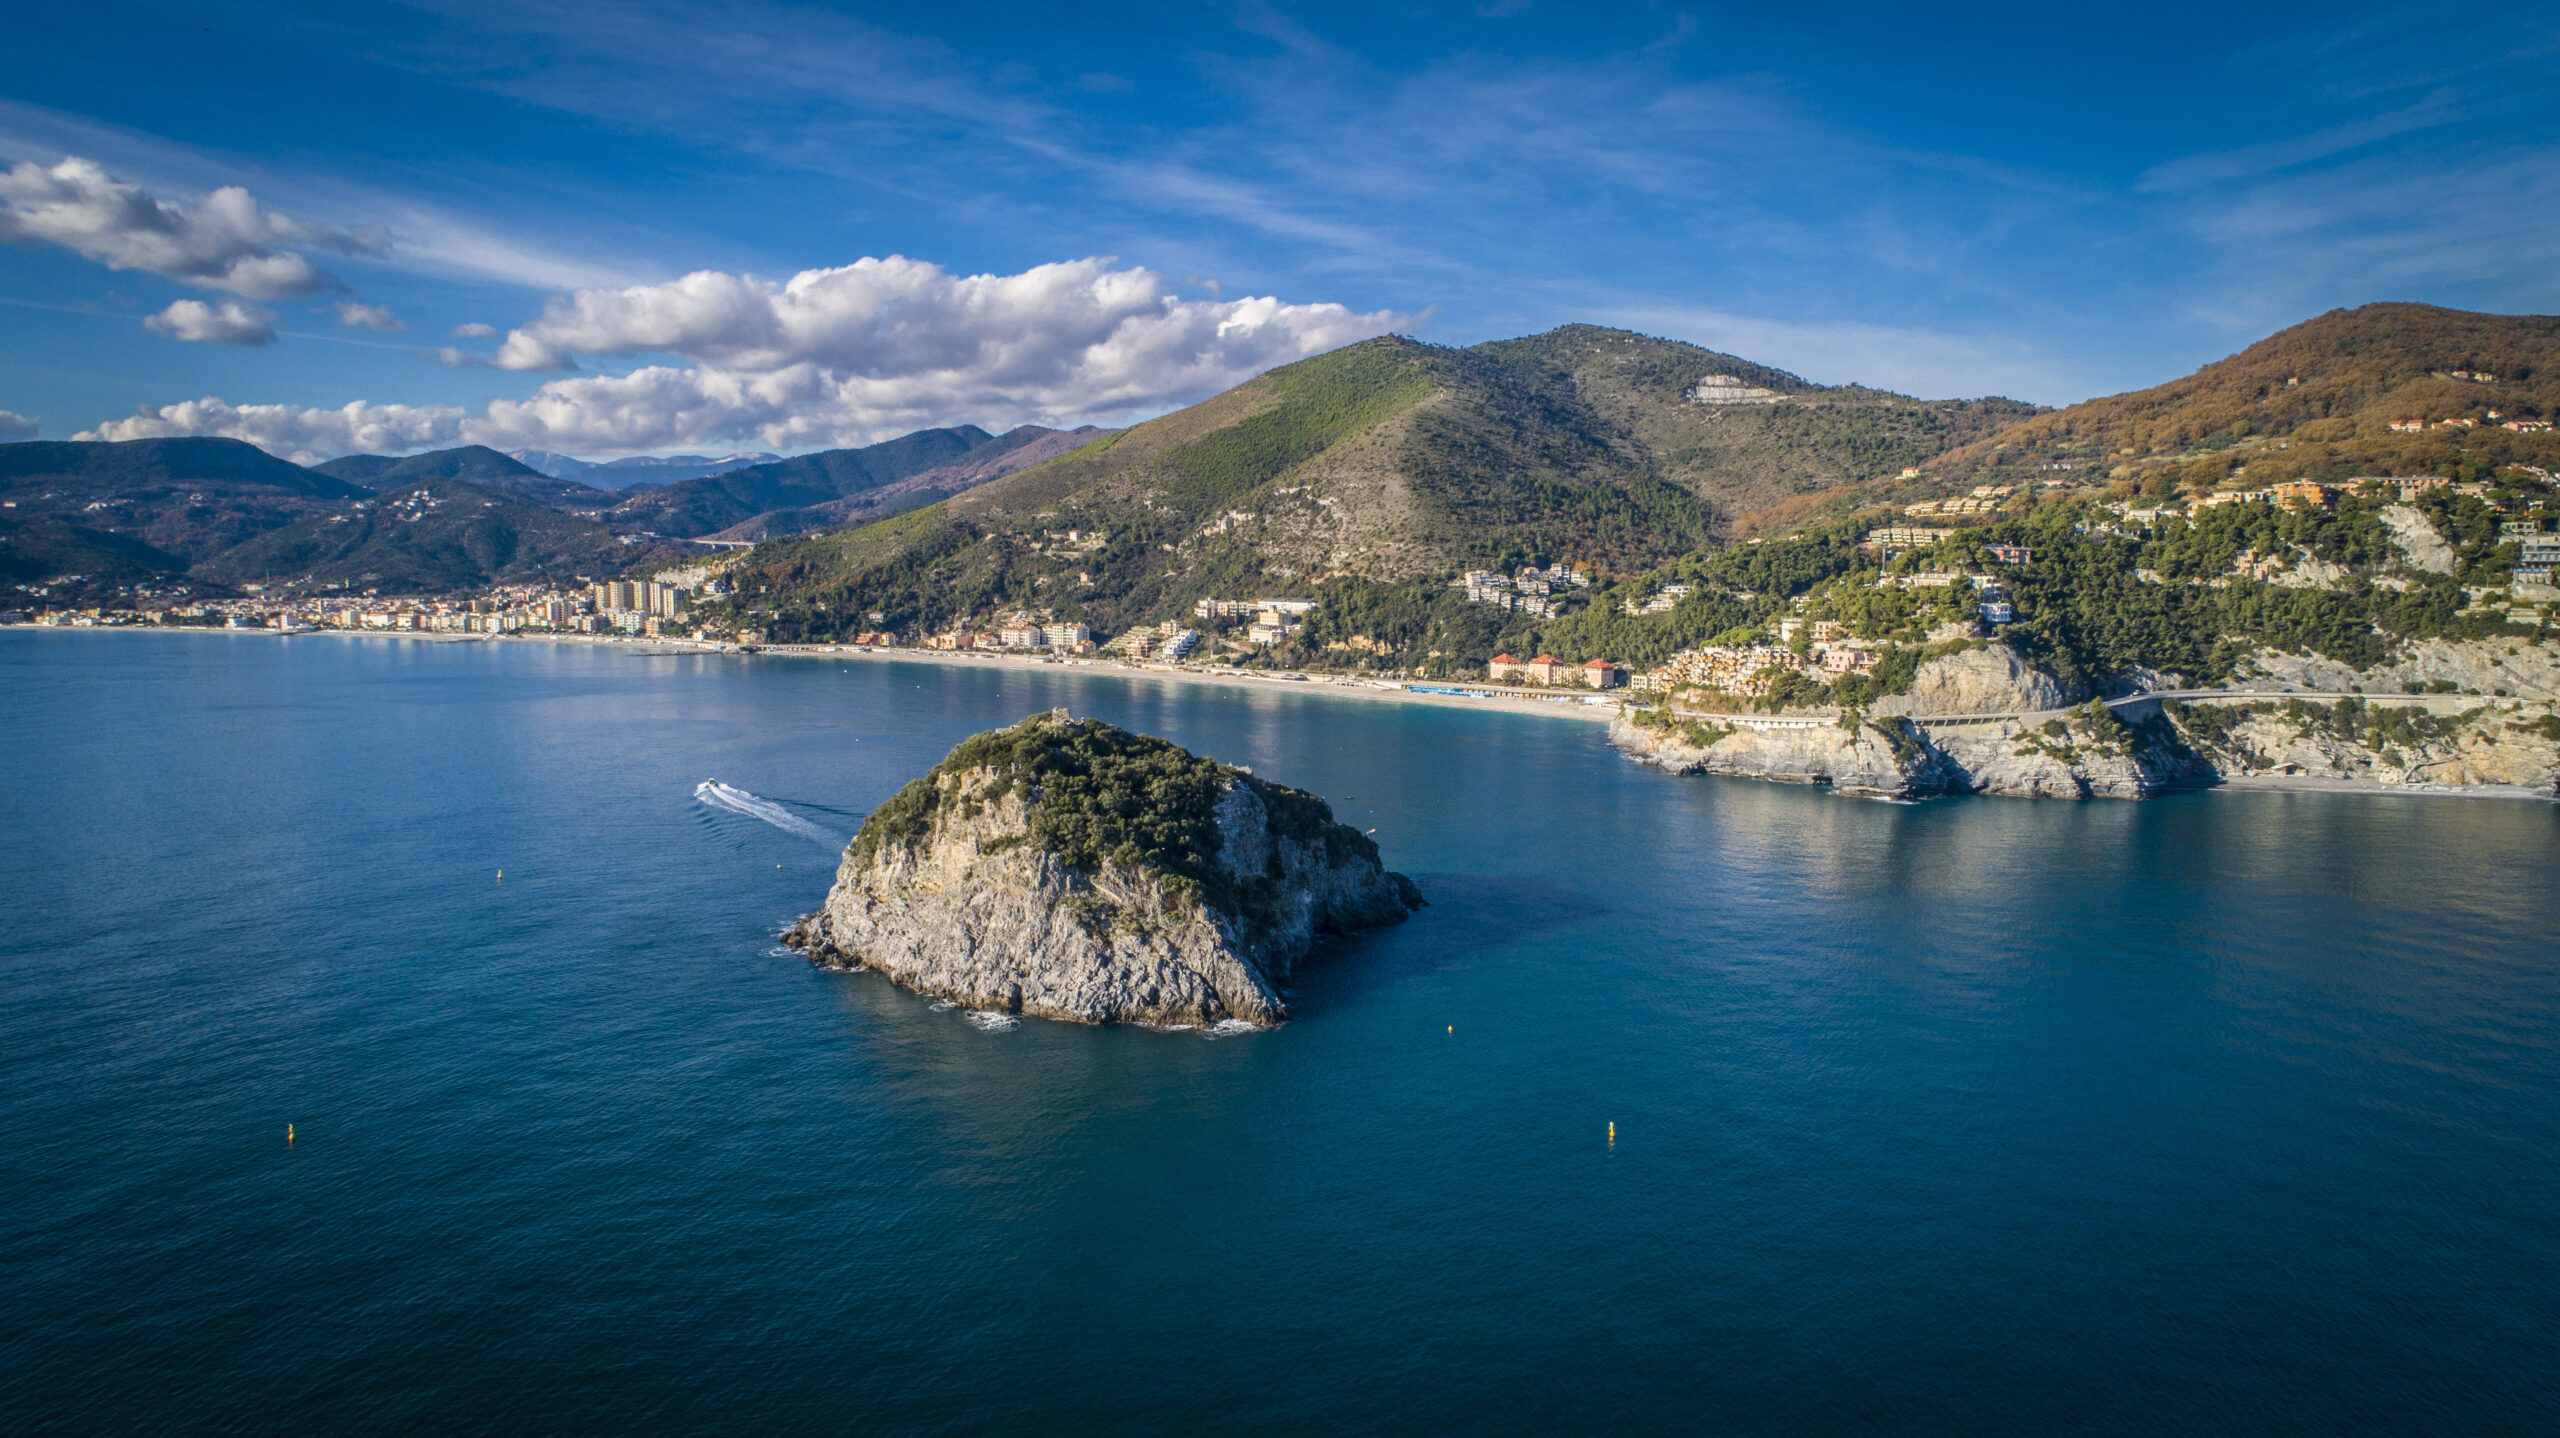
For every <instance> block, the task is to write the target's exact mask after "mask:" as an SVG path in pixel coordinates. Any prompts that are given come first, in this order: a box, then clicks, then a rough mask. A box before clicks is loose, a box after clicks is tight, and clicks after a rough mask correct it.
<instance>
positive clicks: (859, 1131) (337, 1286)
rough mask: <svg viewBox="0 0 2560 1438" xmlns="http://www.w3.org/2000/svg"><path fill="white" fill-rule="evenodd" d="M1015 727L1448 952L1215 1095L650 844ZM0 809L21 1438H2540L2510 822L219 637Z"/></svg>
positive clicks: (817, 667)
mask: <svg viewBox="0 0 2560 1438" xmlns="http://www.w3.org/2000/svg"><path fill="white" fill-rule="evenodd" d="M1055 704H1065V705H1068V706H1070V707H1072V708H1073V709H1074V710H1075V711H1076V712H1077V713H1079V714H1086V713H1090V714H1095V715H1099V716H1101V717H1103V718H1107V719H1110V720H1113V721H1114V722H1117V723H1121V724H1125V725H1129V726H1131V727H1133V728H1138V729H1143V730H1146V731H1148V732H1151V733H1156V734H1161V735H1164V736H1166V737H1168V738H1171V739H1174V740H1176V741H1178V742H1180V743H1183V744H1185V745H1188V746H1190V747H1191V748H1193V749H1195V750H1199V751H1202V752H1206V753H1210V754H1214V755H1216V756H1218V757H1220V758H1222V759H1227V760H1230V761H1234V762H1239V763H1247V764H1251V765H1253V766H1254V768H1255V769H1256V770H1257V771H1258V772H1260V773H1262V774H1264V775H1266V776H1270V777H1273V778H1277V779H1281V780H1283V781H1285V782H1289V783H1294V784H1300V785H1303V786H1306V787H1308V788H1312V789H1314V790H1316V791H1318V792H1320V793H1323V794H1325V795H1327V796H1329V797H1331V798H1332V799H1333V800H1334V802H1335V804H1336V807H1337V809H1338V810H1339V811H1340V812H1341V813H1342V814H1343V816H1344V817H1345V818H1347V819H1349V820H1350V821H1351V822H1354V823H1356V824H1358V825H1360V826H1361V827H1363V828H1367V827H1370V826H1372V825H1374V826H1376V827H1377V829H1378V839H1379V842H1380V843H1381V845H1382V846H1383V847H1384V849H1385V851H1386V855H1387V858H1388V861H1389V862H1390V863H1391V864H1392V865H1394V866H1395V867H1397V868H1400V869H1402V870H1404V871H1406V872H1408V873H1411V874H1413V875H1415V876H1416V877H1417V879H1418V880H1419V881H1420V882H1421V884H1422V886H1423V889H1424V892H1425V893H1426V894H1427V895H1428V896H1429V897H1430V899H1431V901H1432V906H1431V907H1430V908H1428V909H1426V910H1424V911H1423V912H1422V913H1421V914H1420V915H1418V916H1417V917H1416V919H1415V920H1414V922H1412V923H1411V924H1408V925H1406V926H1405V927H1403V928H1401V929H1398V930H1395V931H1392V932H1389V933H1386V934H1383V935H1380V936H1376V937H1373V938H1370V939H1367V940H1364V941H1360V942H1357V943H1355V944H1352V945H1349V946H1347V947H1344V948H1342V949H1340V950H1337V951H1335V952H1333V953H1332V954H1331V955H1330V956H1328V958H1327V959H1326V960H1325V961H1324V962H1322V963H1321V964H1320V965H1318V966H1317V967H1316V968H1315V969H1313V970H1312V971H1311V972H1309V973H1308V974H1306V975H1305V976H1304V978H1303V979H1302V980H1301V982H1300V983H1299V984H1298V988H1297V999H1296V1004H1297V1008H1298V1012H1299V1018H1298V1021H1297V1022H1295V1023H1293V1024H1291V1025H1289V1026H1287V1027H1285V1028H1283V1029H1280V1030H1277V1031H1274V1032H1269V1033H1263V1034H1257V1035H1252V1036H1248V1037H1241V1038H1232V1039H1221V1038H1209V1037H1205V1036H1202V1035H1199V1034H1163V1033H1155V1032H1148V1031H1143V1030H1133V1029H1099V1030H1096V1029H1082V1028H1073V1027H1068V1026H1064V1025H1055V1024H1046V1023H1039V1022H1031V1023H1025V1024H1023V1025H1022V1026H1021V1027H1019V1028H1016V1029H1012V1030H1010V1031H999V1032H986V1031H981V1030H979V1029H978V1028H975V1027H973V1026H972V1025H970V1024H969V1023H968V1022H966V1021H964V1019H963V1017H962V1016H961V1015H960V1014H957V1013H953V1012H948V1011H936V1010H935V1009H933V1008H932V1007H930V1006H929V1005H928V1004H927V1003H926V1002H925V1001H923V1000H921V999H918V998H916V997H914V996H912V995H909V994H906V993H903V992H901V991H899V990H896V989H894V988H892V987H890V986H889V985H888V984H886V983H885V982H883V981H881V980H879V979H877V978H876V977H872V976H868V975H835V974H822V973H818V972H816V971H813V970H811V969H810V968H809V967H808V966H807V965H806V964H804V963H802V962H800V961H799V960H797V959H796V958H791V957H784V956H777V954H776V953H775V951H774V947H773V937H772V936H773V934H774V933H775V931H776V930H777V929H779V928H780V927H781V926H782V925H783V924H784V923H786V922H788V921H789V920H790V919H791V918H793V917H794V916H795V915H797V914H799V913H801V912H803V911H805V910H807V909H809V908H812V907H814V906H815V905H816V903H817V901H818V899H819V897H820V896H821V894H822V893H823V892H824V890H825V887H826V884H827V881H828V877H829V873H830V870H831V868H832V864H833V861H834V857H835V856H834V853H833V852H832V849H831V847H830V846H829V845H826V844H822V843H819V842H815V841H813V840H812V839H810V838H809V837H807V836H806V835H805V834H793V833H790V832H786V831H785V830H783V829H781V828H777V827H774V826H772V825H769V824H766V823H762V822H759V821H758V820H756V819H755V818H753V817H750V816H746V815H741V814H737V813H732V812H726V811H721V810H717V809H713V808H710V807H708V806H706V805H703V804H701V803H698V802H697V801H696V800H695V798H694V797H693V789H694V786H695V784H696V783H697V782H699V781H700V780H702V779H704V778H707V777H717V778H719V779H721V780H723V781H725V782H727V783H730V784H733V785H737V786H739V787H741V788H743V789H747V790H750V791H752V792H754V793H755V794H758V795H762V796H766V797H768V798H772V799H775V800H777V801H782V802H784V803H785V804H786V805H787V806H788V807H789V810H790V812H791V813H793V814H796V815H798V816H799V817H800V818H801V819H803V820H805V821H807V822H810V823H815V824H817V825H819V826H821V827H823V828H824V829H827V830H830V831H832V832H833V833H834V834H835V835H836V836H837V837H838V839H839V840H840V839H841V837H842V836H843V835H845V834H848V833H850V832H851V830H852V829H853V828H854V826H855V825H856V824H857V823H858V822H859V819H860V816H861V815H862V814H864V813H865V812H867V811H868V810H869V808H870V807H871V806H872V805H874V804H876V803H878V802H879V801H880V800H881V799H883V798H885V797H886V796H887V795H888V794H889V793H890V792H891V791H892V790H894V789H895V788H896V787H897V786H898V785H899V784H900V783H902V782H903V781H904V780H906V779H908V778H910V777H912V776H913V775H915V774H916V773H917V772H919V771H921V770H922V769H923V768H925V767H926V766H927V765H929V764H931V763H932V762H933V761H934V760H935V759H937V758H939V757H940V756H941V754H942V753H943V751H944V750H945V749H946V748H948V747H949V746H950V745H951V744H952V743H953V742H955V741H956V740H958V739H959V738H961V737H962V736H964V735H966V734H969V733H971V732H974V731H976V730H979V729H983V728H986V727H989V726H992V725H996V724H1000V723H1005V722H1009V721H1011V720H1013V719H1016V718H1019V717H1020V716H1022V715H1023V714H1025V713H1027V712H1030V711H1032V710H1034V709H1039V708H1044V707H1048V706H1050V705H1055ZM0 741H5V742H0V781H5V793H6V794H7V795H8V797H9V800H10V808H11V822H10V823H9V824H8V826H7V829H6V835H5V838H0V885H5V897H6V903H5V905H0V1153H5V1155H6V1161H5V1163H0V1319H5V1322H0V1428H6V1429H7V1430H9V1431H13V1432H39V1431H61V1432H113V1431H136V1430H204V1431H234V1430H277V1429H296V1430H306V1431H358V1430H386V1429H400V1430H411V1431H414V1430H420V1429H439V1430H459V1431H488V1432H510V1431H537V1432H565V1431H619V1430H629V1429H635V1428H640V1427H648V1428H652V1429H658V1430H722V1431H739V1432H758V1433H762V1432H777V1431H841V1430H847V1429H859V1430H863V1431H878V1432H936V1433H944V1432H947V1433H1029V1432H1042V1433H1106V1432H1107V1433H1117V1432H1127V1431H1161V1430H1168V1429H1176V1428H1180V1429H1185V1430H1193V1429H1211V1430H1214V1431H1220V1432H1227V1433H1274V1434H1281V1433H1285V1434H1292V1435H1303V1434H1308V1433H1330V1432H1427V1431H1450V1432H1467V1433H1520V1434H1545V1433H1559V1432H1581V1431H1591V1430H1593V1429H1596V1428H1600V1427H1602V1426H1603V1425H1608V1426H1611V1427H1615V1428H1618V1429H1624V1430H1636V1431H1648V1432H1671V1431H1676V1432H1696V1431H1736V1432H1755V1433H1792V1432H1805V1433H1831V1432H1848V1433H1857V1432H1867V1433H1905V1432H1925V1431H1940V1432H1963V1433H1986V1432H1994V1433H1996V1432H2018V1433H2028V1432H2032V1433H2075V1432H2077V1433H2143V1434H2151V1433H2164V1432H2217V1433H2219V1432H2230V1431H2234V1430H2261V1431H2280V1432H2305V1433H2312V1432H2317V1433H2339V1432H2369V1433H2413V1432H2421V1433H2423V1432H2435V1433H2485V1432H2519V1431H2533V1430H2541V1431H2550V1430H2551V1429H2553V1428H2554V1427H2555V1426H2560V1379H2555V1374H2560V1361H2555V1354H2560V1232H2555V1229H2556V1228H2560V979H2556V978H2555V971H2560V930H2556V929H2555V925H2554V922H2553V920H2554V900H2553V896H2554V885H2553V873H2554V862H2555V860H2560V813H2555V810H2554V809H2552V808H2551V807H2548V806H2543V805H2531V804H2517V803H2498V802H2486V801H2483V802H2449V801H2441V800H2422V799H2392V798H2355V797H2333V796H2280V795H2258V794H2251V795H2194V796H2188V797H2182V798H2176V799H2169V800H2163V801H2158V802H2153V803H2148V804H2107V803H2096V804H2083V805H2073V804H2061V803H2032V802H2023V801H2008V800H1972V801H1957V802H1946V803H1937V804H1928V805H1921V806H1914V807H1902V806H1890V805H1882V804H1872V803H1860V802H1855V801H1849V800H1842V799H1836V798H1832V797H1830V796H1828V795H1826V794H1823V793H1820V792H1815V791H1807V790H1796V789H1783V788H1775V787H1768V786H1761V785H1754V784H1748V783H1730V782H1716V781H1701V780H1681V779H1673V778H1669V777H1666V776H1663V775H1659V774H1656V773H1653V772H1651V771H1648V770H1645V769H1642V768H1639V767H1637V766H1635V765H1632V764H1629V763H1627V762H1625V761H1623V760H1622V759H1620V758H1618V757H1617V756H1616V755H1615V754H1614V753H1613V752H1612V751H1611V750H1610V749H1609V748H1608V747H1607V746H1606V745H1605V743H1604V742H1603V741H1602V736H1601V733H1600V731H1599V729H1598V727H1597V726H1595V725H1588V724H1579V723H1568V722H1560V721H1557V720H1552V719H1543V718H1529V717H1514V716H1506V715H1492V714H1472V713H1464V712H1453V711H1448V710H1439V709H1427V708H1419V707H1398V706H1386V705H1373V704H1364V703H1360V702H1357V701H1349V700H1343V699H1336V698H1328V697H1326V696H1322V695H1317V694H1302V693H1292V692H1271V693H1265V692H1260V691H1255V692H1251V693H1243V692H1230V691H1225V690H1218V689H1210V688H1185V687H1176V686H1168V685H1163V684H1159V683H1155V682H1150V681H1141V680H1135V679H1121V678H1110V677H1099V676H1076V675H1065V674H1059V675H1050V674H1035V673H1023V672H1004V673H997V672H983V671H972V670H967V669H955V668H942V667H933V666H927V665H914V664H896V663H877V662H851V661H839V662H828V661H823V660H772V659H758V660H752V661H748V660H738V659H719V658H663V659H643V658H639V657H636V656H634V655H631V654H629V653H599V652H594V651H590V650H583V649H578V648H572V647H566V646H547V645H539V644H506V645H497V644H431V643H423V642H403V641H391V640H371V641H368V640H351V639H342V638H326V637H321V638H312V639H296V640H291V641H278V640H275V639H273V638H270V637H265V636H253V635H252V636H229V635H224V636H182V635H163V636H152V635H131V634H79V633H34V632H28V631H14V632H10V633H7V634H0ZM501 869H503V870H504V871H505V879H504V882H503V883H502V882H499V881H498V879H497V873H498V871H499V870H501ZM288 1122H290V1123H292V1124H294V1125H295V1128H296V1133H297V1135H298V1139H299V1141H298V1142H297V1143H296V1144H295V1145H294V1146H293V1147H291V1148H287V1147H286V1146H285V1144H284V1141H283V1139H284V1128H285V1125H286V1124H287V1123H288ZM1613 1122H1614V1123H1615V1124H1616V1125H1617V1139H1616V1142H1615V1144H1614V1145H1612V1144H1611V1143H1610V1142H1609V1140H1608V1138H1607V1126H1608V1125H1609V1124H1611V1123H1613Z"/></svg>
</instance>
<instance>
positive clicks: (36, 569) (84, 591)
mask: <svg viewBox="0 0 2560 1438" xmlns="http://www.w3.org/2000/svg"><path fill="white" fill-rule="evenodd" d="M186 567H187V562H186V561H185V560H183V559H181V558H179V557H178V556H176V555H174V554H171V553H169V552H168V551H167V550H165V549H155V548H153V547H151V546H150V545H148V544H145V543H143V542H142V541H141V540H139V539H133V538H130V537H127V536H125V535H121V534H114V533H110V532H108V531H106V530H102V529H95V528H91V527H89V526H87V525H79V524H71V523H67V522H65V521H63V520H60V519H55V518H50V517H42V516H39V517H35V518H29V519H19V518H16V517H15V516H14V515H11V514H7V513H0V585H6V586H8V587H9V590H10V592H9V593H8V594H7V595H5V596H0V607H11V608H14V607H16V606H17V605H18V604H20V603H23V602H25V601H26V600H27V599H28V598H31V597H40V598H42V599H43V601H44V602H45V603H48V604H56V605H69V606H75V607H77V606H86V605H95V604H103V603H106V602H108V601H110V600H112V599H113V598H115V597H116V594H117V591H118V590H120V589H127V588H131V589H135V590H141V591H148V592H149V593H152V594H160V593H166V594H168V595H169V597H172V598H176V597H180V596H184V595H192V594H202V593H212V592H218V587H217V588H216V589H204V588H201V587H200V586H198V585H195V584H190V583H188V582H187V581H186V580H185V579H184V578H182V577H181V571H183V570H184V569H185V568H186ZM39 590H41V591H43V592H42V594H41V595H40V596H38V595H37V594H36V591H39Z"/></svg>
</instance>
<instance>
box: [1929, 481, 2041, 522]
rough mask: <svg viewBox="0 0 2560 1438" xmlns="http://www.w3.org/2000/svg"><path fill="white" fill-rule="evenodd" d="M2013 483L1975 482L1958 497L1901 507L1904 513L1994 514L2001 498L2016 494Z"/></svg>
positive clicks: (2016, 489)
mask: <svg viewBox="0 0 2560 1438" xmlns="http://www.w3.org/2000/svg"><path fill="white" fill-rule="evenodd" d="M2017 492H2018V487H2017V486H2016V485H2014V484H1977V485H1975V486H1974V487H1973V493H1972V494H1970V495H1968V496H1965V497H1963V498H1960V499H1924V500H1922V501H1921V502H1919V503H1918V504H1906V505H1904V506H1903V507H1902V512H1903V513H1905V514H1914V515H1923V514H1995V513H1997V512H1998V511H1999V509H2000V503H2001V501H2002V500H2005V499H2007V498H2008V497H2009V496H2011V495H2013V494H2016V493H2017Z"/></svg>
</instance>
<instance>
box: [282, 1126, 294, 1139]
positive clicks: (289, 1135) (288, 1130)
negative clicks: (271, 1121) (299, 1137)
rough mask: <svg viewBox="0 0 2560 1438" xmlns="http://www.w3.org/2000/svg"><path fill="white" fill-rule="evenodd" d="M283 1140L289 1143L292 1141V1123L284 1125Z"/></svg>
mask: <svg viewBox="0 0 2560 1438" xmlns="http://www.w3.org/2000/svg"><path fill="white" fill-rule="evenodd" d="M284 1141H285V1142H287V1143H291V1142H293V1125H292V1124H286V1125H285V1126H284Z"/></svg>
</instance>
